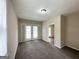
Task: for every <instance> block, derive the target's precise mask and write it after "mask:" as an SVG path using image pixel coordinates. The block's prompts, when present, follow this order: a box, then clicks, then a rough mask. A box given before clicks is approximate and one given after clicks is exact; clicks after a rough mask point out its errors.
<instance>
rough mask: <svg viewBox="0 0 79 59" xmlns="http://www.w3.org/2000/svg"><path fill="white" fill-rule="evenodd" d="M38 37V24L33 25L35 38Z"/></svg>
mask: <svg viewBox="0 0 79 59" xmlns="http://www.w3.org/2000/svg"><path fill="white" fill-rule="evenodd" d="M37 38H38V26H33V39H37Z"/></svg>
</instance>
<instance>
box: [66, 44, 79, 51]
mask: <svg viewBox="0 0 79 59" xmlns="http://www.w3.org/2000/svg"><path fill="white" fill-rule="evenodd" d="M67 47H70V48H72V49H75V50H77V51H79V49H78V48H75V47H72V46H70V45H67Z"/></svg>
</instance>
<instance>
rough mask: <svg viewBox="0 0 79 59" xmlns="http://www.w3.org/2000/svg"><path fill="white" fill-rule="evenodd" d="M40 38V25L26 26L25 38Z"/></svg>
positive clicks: (28, 39) (27, 39)
mask: <svg viewBox="0 0 79 59" xmlns="http://www.w3.org/2000/svg"><path fill="white" fill-rule="evenodd" d="M37 38H38V26H25V39H26V41H30V40H34V39H37Z"/></svg>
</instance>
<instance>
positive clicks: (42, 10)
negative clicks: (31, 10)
mask: <svg viewBox="0 0 79 59" xmlns="http://www.w3.org/2000/svg"><path fill="white" fill-rule="evenodd" d="M38 13H40V14H47V13H48V10H47V9H45V8H41V9H39V10H38Z"/></svg>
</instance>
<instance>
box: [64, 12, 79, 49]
mask: <svg viewBox="0 0 79 59" xmlns="http://www.w3.org/2000/svg"><path fill="white" fill-rule="evenodd" d="M65 27H66V28H65V29H66V45H67V46H69V47H71V48H74V49H77V50H79V12H77V13H73V14H69V15H67V16H66V26H65Z"/></svg>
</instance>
